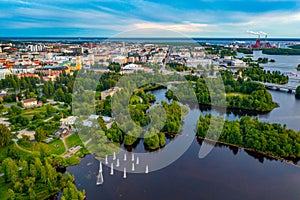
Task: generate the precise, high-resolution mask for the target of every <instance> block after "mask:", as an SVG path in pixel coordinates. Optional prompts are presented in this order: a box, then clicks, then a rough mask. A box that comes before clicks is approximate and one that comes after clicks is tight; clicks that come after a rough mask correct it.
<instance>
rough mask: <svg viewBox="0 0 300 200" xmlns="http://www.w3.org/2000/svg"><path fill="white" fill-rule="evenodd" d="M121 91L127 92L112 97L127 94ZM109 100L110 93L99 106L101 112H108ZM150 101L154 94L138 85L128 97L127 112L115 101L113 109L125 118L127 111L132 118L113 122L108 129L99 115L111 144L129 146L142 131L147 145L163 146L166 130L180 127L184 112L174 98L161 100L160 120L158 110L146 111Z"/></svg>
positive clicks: (151, 148) (153, 100) (154, 147)
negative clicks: (149, 126) (119, 122)
mask: <svg viewBox="0 0 300 200" xmlns="http://www.w3.org/2000/svg"><path fill="white" fill-rule="evenodd" d="M124 93H126V91H120V92H117V93H116V94H115V95H114V98H119V96H120V97H123V98H124V96H126V94H124ZM125 99H126V98H125ZM110 101H111V98H110V97H108V98H107V99H106V100H104V101H103V102H105V103H104V104H103V105H104V106H103V107H102V106H101V107H100V109H102V108H103V112H102V113H103V114H104V113H106V114H108V115H110V116H111V113H110V112H111V107H110V104H111V103H110ZM153 102H155V96H154V95H153V94H152V93H145V92H144V90H143V89H138V90H136V91H135V92H134V94H133V95H132V96H131V98H130V101H129V113H126V111H122V109H121V107H120V108H118V105H116V108H115V109H116V111H117V112H120V113H114V114H116V115H117V117H121V116H123V117H125V118H127V115H128V114H129V115H130V117H131V119H132V120H129V121H126V122H124V124H121V125H118V124H117V123H113V124H112V125H111V127H110V128H109V129H107V127H106V126H105V124H104V122H103V120H102V119H98V122H99V123H100V127H101V129H102V130H103V131H104V134H105V136H106V137H107V139H109V140H110V141H111V142H113V143H114V144H117V145H121V144H124V145H125V146H127V147H130V146H134V145H135V144H136V143H137V142H138V141H139V140H140V137H141V136H142V133H145V137H144V139H143V142H144V145H145V147H146V148H147V149H150V150H155V149H158V148H161V147H163V146H165V144H166V141H165V134H167V135H174V134H177V133H178V132H179V131H180V127H181V122H182V116H183V114H182V108H181V106H180V105H179V104H178V102H176V101H173V102H172V103H171V104H168V103H167V102H162V104H161V105H162V108H163V109H164V110H165V114H166V115H165V117H166V118H165V121H163V120H162V119H161V115H162V111H161V110H154V111H153V110H152V109H151V110H152V111H150V112H151V114H150V115H151V117H150V115H149V113H148V111H149V108H150V106H151V104H152V103H153ZM109 109H110V110H109ZM153 109H157V108H153ZM121 119H123V118H120V120H121ZM150 123H151V127H154V128H150V129H148V128H147V126H148V125H149V124H150ZM119 126H121V127H119ZM156 128H157V129H156ZM159 130H161V131H159Z"/></svg>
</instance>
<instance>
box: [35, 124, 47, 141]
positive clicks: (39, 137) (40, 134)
mask: <svg viewBox="0 0 300 200" xmlns="http://www.w3.org/2000/svg"><path fill="white" fill-rule="evenodd" d="M46 136H47V133H46V131H44V130H43V129H42V128H41V127H38V128H37V129H35V134H34V138H35V140H36V141H37V142H41V141H43V140H44V139H45V138H46Z"/></svg>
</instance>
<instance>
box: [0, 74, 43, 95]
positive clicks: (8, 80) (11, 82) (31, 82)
mask: <svg viewBox="0 0 300 200" xmlns="http://www.w3.org/2000/svg"><path fill="white" fill-rule="evenodd" d="M37 83H39V78H37V77H21V78H20V79H19V78H18V76H16V75H8V76H6V77H5V79H2V80H0V89H1V90H2V89H7V88H12V89H13V90H14V91H17V90H19V89H20V90H25V89H28V90H29V91H31V92H33V91H34V88H36V84H37Z"/></svg>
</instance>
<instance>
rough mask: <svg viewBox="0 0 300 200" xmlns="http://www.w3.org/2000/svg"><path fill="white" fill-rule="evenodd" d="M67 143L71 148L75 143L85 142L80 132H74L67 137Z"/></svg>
mask: <svg viewBox="0 0 300 200" xmlns="http://www.w3.org/2000/svg"><path fill="white" fill-rule="evenodd" d="M66 144H67V146H68V148H71V147H73V146H75V145H81V146H83V143H82V141H81V139H80V137H79V135H78V133H74V134H72V135H70V136H69V137H67V138H66Z"/></svg>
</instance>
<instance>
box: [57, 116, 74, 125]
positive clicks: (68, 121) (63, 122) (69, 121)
mask: <svg viewBox="0 0 300 200" xmlns="http://www.w3.org/2000/svg"><path fill="white" fill-rule="evenodd" d="M76 119H77V117H75V116H69V117H67V118H62V119H60V124H61V125H62V126H63V125H64V126H72V125H74V124H75V121H76Z"/></svg>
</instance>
